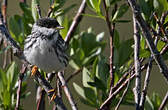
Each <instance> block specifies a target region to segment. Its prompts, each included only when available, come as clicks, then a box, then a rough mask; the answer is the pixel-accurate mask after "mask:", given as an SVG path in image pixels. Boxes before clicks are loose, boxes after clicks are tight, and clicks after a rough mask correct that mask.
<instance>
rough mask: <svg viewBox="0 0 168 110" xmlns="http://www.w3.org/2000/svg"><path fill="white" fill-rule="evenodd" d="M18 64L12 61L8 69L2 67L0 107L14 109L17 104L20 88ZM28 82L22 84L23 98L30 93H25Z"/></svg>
mask: <svg viewBox="0 0 168 110" xmlns="http://www.w3.org/2000/svg"><path fill="white" fill-rule="evenodd" d="M18 73H19V70H18V66H17V64H16V63H15V62H13V63H11V65H9V67H8V68H7V69H6V70H3V69H2V68H0V108H1V109H4V110H9V109H10V110H14V107H15V104H16V101H15V100H16V91H17V88H18V83H17V80H18ZM26 86H27V85H26V83H23V84H22V89H21V91H22V93H21V98H25V97H26V96H28V95H29V94H30V93H25V91H26Z"/></svg>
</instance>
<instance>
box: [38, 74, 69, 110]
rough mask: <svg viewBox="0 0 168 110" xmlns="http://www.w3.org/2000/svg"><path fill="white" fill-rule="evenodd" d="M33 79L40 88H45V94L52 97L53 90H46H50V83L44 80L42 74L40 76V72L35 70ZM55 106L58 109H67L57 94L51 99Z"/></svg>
mask: <svg viewBox="0 0 168 110" xmlns="http://www.w3.org/2000/svg"><path fill="white" fill-rule="evenodd" d="M35 79H36V81H37V82H38V83H39V84H40V85H41V86H42V88H43V89H44V90H45V92H46V93H47V95H48V96H49V97H50V98H52V96H53V94H54V91H53V92H48V91H50V90H52V89H53V88H52V87H51V85H50V83H49V82H48V81H47V80H45V79H44V78H43V76H41V74H40V72H39V71H37V73H36V74H35ZM53 101H54V102H55V104H56V106H57V108H58V109H60V110H67V109H66V107H65V105H64V104H63V102H62V99H61V98H59V97H58V96H56V98H55V99H54V100H53Z"/></svg>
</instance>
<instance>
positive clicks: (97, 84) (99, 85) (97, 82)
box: [88, 77, 107, 92]
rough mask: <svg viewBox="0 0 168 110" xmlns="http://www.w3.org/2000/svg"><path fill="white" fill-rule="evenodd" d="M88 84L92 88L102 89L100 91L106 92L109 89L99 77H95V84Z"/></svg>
mask: <svg viewBox="0 0 168 110" xmlns="http://www.w3.org/2000/svg"><path fill="white" fill-rule="evenodd" d="M88 84H89V85H90V86H93V87H96V88H97V89H100V90H102V91H104V92H106V89H107V88H106V85H104V83H103V82H102V81H101V80H100V79H98V78H97V77H94V82H88Z"/></svg>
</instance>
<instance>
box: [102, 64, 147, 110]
mask: <svg viewBox="0 0 168 110" xmlns="http://www.w3.org/2000/svg"><path fill="white" fill-rule="evenodd" d="M146 67H147V66H146V65H144V66H142V67H141V71H142V70H144V69H145V68H146ZM134 77H135V72H134V71H133V72H132V74H131V76H130V78H127V79H126V80H125V81H124V82H123V83H122V85H121V86H120V87H118V88H117V89H116V90H115V91H113V93H112V94H111V95H110V96H109V97H108V98H107V99H106V100H105V101H104V102H103V103H102V105H101V106H100V110H104V107H106V105H108V104H110V102H111V100H112V99H113V98H114V97H115V96H116V95H117V94H118V93H119V92H121V90H122V89H123V88H124V87H125V86H126V85H127V84H128V82H129V81H131V80H132V79H133V78H134ZM114 87H115V86H114Z"/></svg>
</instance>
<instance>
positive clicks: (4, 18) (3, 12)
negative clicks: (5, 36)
mask: <svg viewBox="0 0 168 110" xmlns="http://www.w3.org/2000/svg"><path fill="white" fill-rule="evenodd" d="M7 5H8V0H3V2H2V15H3V22H4V24H5V25H6V26H7Z"/></svg>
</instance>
